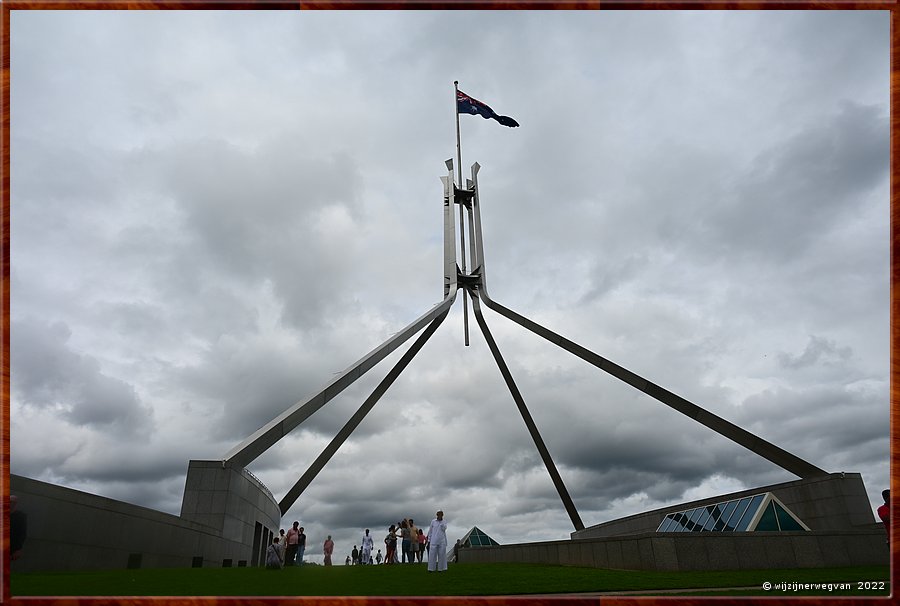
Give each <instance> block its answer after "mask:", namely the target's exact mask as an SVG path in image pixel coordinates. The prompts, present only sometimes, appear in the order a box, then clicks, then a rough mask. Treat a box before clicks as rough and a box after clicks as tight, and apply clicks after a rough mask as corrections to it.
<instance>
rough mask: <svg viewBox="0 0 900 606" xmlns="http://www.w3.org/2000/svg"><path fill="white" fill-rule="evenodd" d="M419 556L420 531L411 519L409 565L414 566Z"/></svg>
mask: <svg viewBox="0 0 900 606" xmlns="http://www.w3.org/2000/svg"><path fill="white" fill-rule="evenodd" d="M417 555H419V529H418V528H416V525H415V524H414V523H413V519H412V518H410V519H409V563H410V564H414V563H415V561H416V556H417Z"/></svg>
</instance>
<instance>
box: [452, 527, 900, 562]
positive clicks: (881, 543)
mask: <svg viewBox="0 0 900 606" xmlns="http://www.w3.org/2000/svg"><path fill="white" fill-rule="evenodd" d="M889 560H890V554H889V551H888V546H887V544H886V542H885V534H884V529H882V528H880V527H878V525H875V524H873V525H872V527H870V528H869V529H867V530H858V531H813V532H783V533H766V532H721V533H704V534H691V533H674V532H664V533H657V532H646V533H642V534H636V535H630V536H624V537H608V538H598V539H579V540H567V541H565V540H564V541H549V542H543V543H522V544H518V545H501V546H499V547H466V548H464V549H460V550H459V561H460V562H464V563H479V562H480V563H496V562H530V563H538V564H557V565H562V566H585V567H591V568H611V569H620V570H667V571H687V570H754V569H766V568H785V569H787V568H834V567H842V566H865V565H885V566H886V565H888V564H889Z"/></svg>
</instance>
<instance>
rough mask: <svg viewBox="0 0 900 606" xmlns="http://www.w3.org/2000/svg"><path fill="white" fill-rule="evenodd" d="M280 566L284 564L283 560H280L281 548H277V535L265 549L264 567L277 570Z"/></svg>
mask: <svg viewBox="0 0 900 606" xmlns="http://www.w3.org/2000/svg"><path fill="white" fill-rule="evenodd" d="M282 566H284V560H282V558H281V550H280V549H279V548H278V537H274V538H273V539H272V544H271V545H269V547H268V549H266V568H268V569H269V570H279V569H281V567H282Z"/></svg>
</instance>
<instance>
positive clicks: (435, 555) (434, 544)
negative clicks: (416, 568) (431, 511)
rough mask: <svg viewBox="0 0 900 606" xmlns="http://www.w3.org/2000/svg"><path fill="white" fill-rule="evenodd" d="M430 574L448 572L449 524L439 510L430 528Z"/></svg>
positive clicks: (428, 543)
mask: <svg viewBox="0 0 900 606" xmlns="http://www.w3.org/2000/svg"><path fill="white" fill-rule="evenodd" d="M427 539H428V542H427V543H426V545H429V547H428V572H435V571H437V572H443V571H445V570H447V522H446V520H444V512H443V511H440V510H438V512H437V513H436V514H435V518H434V519H433V520H432V521H431V526H429V528H428V537H427Z"/></svg>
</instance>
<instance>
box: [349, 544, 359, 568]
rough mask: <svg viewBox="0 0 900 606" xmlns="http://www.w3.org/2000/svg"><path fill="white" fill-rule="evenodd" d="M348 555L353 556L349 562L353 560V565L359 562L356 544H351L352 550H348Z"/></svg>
mask: <svg viewBox="0 0 900 606" xmlns="http://www.w3.org/2000/svg"><path fill="white" fill-rule="evenodd" d="M350 555H352V556H353V559H352V560H351V562H353V564H354V566H355V565H356V564H359V549H357V548H356V545H354V546H353V551H351V552H350Z"/></svg>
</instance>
